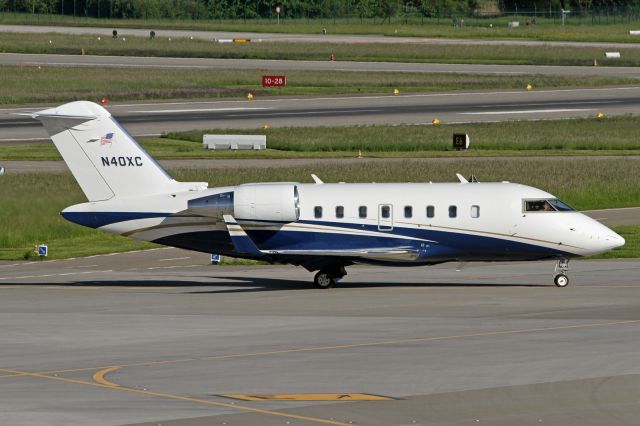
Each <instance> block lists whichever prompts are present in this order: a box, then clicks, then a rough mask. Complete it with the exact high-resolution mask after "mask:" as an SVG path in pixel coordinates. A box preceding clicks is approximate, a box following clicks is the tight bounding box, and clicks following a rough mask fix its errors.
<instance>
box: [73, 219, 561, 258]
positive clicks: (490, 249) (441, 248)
mask: <svg viewBox="0 0 640 426" xmlns="http://www.w3.org/2000/svg"><path fill="white" fill-rule="evenodd" d="M61 214H62V216H63V217H64V218H65V219H67V220H69V221H71V222H74V223H77V224H80V225H83V226H87V227H90V228H99V227H102V226H105V225H109V224H112V223H117V222H125V221H128V220H136V219H147V218H156V217H168V216H171V213H159V212H62V213H61ZM250 222H262V223H269V224H272V225H277V224H278V223H277V222H273V221H255V220H252V221H250ZM296 223H300V224H306V225H318V226H331V227H336V228H343V229H353V230H356V229H357V230H362V231H370V232H371V231H373V232H379V231H378V227H377V225H364V224H357V223H345V222H329V221H310V220H301V221H298V222H296ZM280 224H282V225H285V223H280ZM247 228H249V229H247ZM247 228H245V231H246V232H247V234H248V235H249V236H250V237H251V238H252V239H253V241H254V242H255V243H256V245H257V246H258V247H259V248H260V249H262V250H339V249H369V248H389V249H392V248H397V247H407V246H411V247H415V248H416V249H419V250H420V249H425V248H424V246H422V244H425V245H427V246H428V247H426V249H425V250H426V257H427V258H431V257H436V258H460V257H487V258H489V257H492V256H494V257H505V258H510V257H514V258H517V257H518V256H522V257H523V258H529V257H532V258H536V257H541V258H542V257H550V256H555V255H568V256H571V254H570V253H567V252H565V251H563V250H559V249H552V248H546V247H542V246H540V245H537V244H535V243H527V242H519V241H511V240H509V239H506V238H500V237H499V236H487V235H472V234H468V233H464V232H463V231H461V232H451V231H446V230H435V229H433V228H431V227H427V226H424V227H421V228H405V227H400V226H395V227H394V228H393V231H390V232H385V234H386V235H388V236H376V235H354V234H352V233H348V234H343V233H340V232H339V231H337V232H330V233H328V232H316V231H313V230H312V229H310V230H298V231H283V230H260V229H250V226H247ZM197 234H198V233H190V234H189V235H190V238H188V239H186V240H182V239H181V238H179V236H178V235H179V234H177V235H176V238H178V239H180V240H181V241H180V246H181V247H183V248H187V249H188V248H190V247H192V249H193V250H198V251H201V250H202V249H203V245H204V246H206V247H207V250H211V251H215V244H211V243H212V242H213V241H209V242H208V243H207V244H201V243H200V242H198V243H196V242H195V239H197ZM224 234H225V235H224V236H222V235H221V236H220V241H219V242H220V243H222V245H223V246H224V248H225V250H228V249H229V248H230V247H229V245H230V242H231V240H230V238H229V237H228V233H227V232H224ZM394 236H397V237H399V238H394ZM202 237H203V238H206V236H205V235H204V234H203V235H202ZM402 237H413V238H419V239H421V240H423V241H420V240H409V239H406V238H402ZM172 239H173V238H172V237H171V236H168V237H165V238H163V241H158V242H159V243H161V244H168V245H172V244H171V243H170V241H171V240H172ZM425 240H430V241H425ZM223 241H224V242H223ZM431 241H434V242H431Z"/></svg>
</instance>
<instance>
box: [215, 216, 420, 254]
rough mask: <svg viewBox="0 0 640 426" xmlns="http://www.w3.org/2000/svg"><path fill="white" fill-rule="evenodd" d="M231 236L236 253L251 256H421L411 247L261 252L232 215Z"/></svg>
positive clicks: (228, 218)
mask: <svg viewBox="0 0 640 426" xmlns="http://www.w3.org/2000/svg"><path fill="white" fill-rule="evenodd" d="M223 218H224V222H225V224H226V225H227V230H228V231H229V236H230V237H231V241H232V242H233V247H234V249H235V251H237V252H239V253H246V254H251V255H291V256H337V257H359V258H368V259H384V260H391V259H396V260H413V259H415V258H417V257H419V256H420V254H419V252H418V250H416V249H415V248H413V247H410V246H402V247H371V248H359V249H344V250H317V249H316V250H260V249H259V248H258V246H256V244H255V243H254V242H253V240H252V239H251V237H249V236H248V235H247V233H246V232H245V231H244V229H242V227H241V226H240V225H239V224H238V222H237V221H236V220H235V219H234V218H233V216H231V215H224V216H223Z"/></svg>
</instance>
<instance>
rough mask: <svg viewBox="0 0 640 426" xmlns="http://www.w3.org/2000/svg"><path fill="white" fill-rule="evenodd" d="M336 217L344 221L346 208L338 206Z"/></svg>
mask: <svg viewBox="0 0 640 426" xmlns="http://www.w3.org/2000/svg"><path fill="white" fill-rule="evenodd" d="M336 217H337V218H338V219H342V218H343V217H344V207H343V206H337V207H336Z"/></svg>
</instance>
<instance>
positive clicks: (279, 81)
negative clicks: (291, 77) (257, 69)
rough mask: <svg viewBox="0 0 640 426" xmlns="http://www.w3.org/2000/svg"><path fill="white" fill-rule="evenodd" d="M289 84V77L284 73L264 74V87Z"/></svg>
mask: <svg viewBox="0 0 640 426" xmlns="http://www.w3.org/2000/svg"><path fill="white" fill-rule="evenodd" d="M286 85H287V77H286V76H284V75H263V76H262V86H264V87H275V86H286Z"/></svg>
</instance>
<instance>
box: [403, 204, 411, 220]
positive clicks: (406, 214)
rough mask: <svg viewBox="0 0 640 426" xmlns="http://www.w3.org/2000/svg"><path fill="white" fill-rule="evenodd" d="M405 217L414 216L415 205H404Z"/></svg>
mask: <svg viewBox="0 0 640 426" xmlns="http://www.w3.org/2000/svg"><path fill="white" fill-rule="evenodd" d="M404 217H406V218H407V219H409V218H411V217H413V207H412V206H404Z"/></svg>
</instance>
